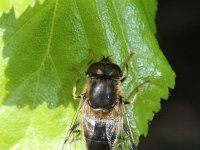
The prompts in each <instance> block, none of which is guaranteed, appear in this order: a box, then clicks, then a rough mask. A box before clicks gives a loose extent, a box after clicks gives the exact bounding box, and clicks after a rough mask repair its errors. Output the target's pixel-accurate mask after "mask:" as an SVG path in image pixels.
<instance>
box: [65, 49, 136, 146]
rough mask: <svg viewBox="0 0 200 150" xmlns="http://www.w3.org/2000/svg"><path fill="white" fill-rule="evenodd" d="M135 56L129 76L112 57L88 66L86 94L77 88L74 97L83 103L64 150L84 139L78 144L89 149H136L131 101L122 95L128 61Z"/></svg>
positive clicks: (80, 105) (74, 90)
mask: <svg viewBox="0 0 200 150" xmlns="http://www.w3.org/2000/svg"><path fill="white" fill-rule="evenodd" d="M132 55H133V53H131V55H130V56H129V57H128V59H127V61H126V63H125V66H126V68H127V73H126V75H125V76H123V73H122V70H121V69H120V67H119V66H118V65H117V64H114V63H112V61H111V60H110V59H109V57H103V58H102V59H101V60H100V61H99V62H94V63H92V64H91V65H90V66H89V67H88V69H87V71H86V75H87V78H88V81H87V83H86V84H85V86H84V90H83V93H82V94H81V95H80V96H78V95H77V94H76V86H74V88H73V97H74V98H75V99H80V103H79V106H78V109H77V113H76V115H75V117H74V120H73V123H72V126H71V128H70V129H69V132H68V133H67V136H66V139H65V141H64V144H63V146H62V150H63V149H67V150H68V149H73V147H75V145H74V143H77V142H82V144H77V145H81V147H80V149H86V150H102V149H103V150H120V149H121V150H136V147H135V144H134V139H133V135H132V132H131V129H130V126H129V122H128V118H127V115H126V112H125V104H128V102H126V101H125V100H124V99H123V96H122V82H123V81H124V80H125V79H126V78H127V76H128V65H127V62H128V60H129V59H130V57H131V56H132ZM77 83H78V81H77ZM81 135H82V136H81ZM74 149H79V148H78V147H77V148H74Z"/></svg>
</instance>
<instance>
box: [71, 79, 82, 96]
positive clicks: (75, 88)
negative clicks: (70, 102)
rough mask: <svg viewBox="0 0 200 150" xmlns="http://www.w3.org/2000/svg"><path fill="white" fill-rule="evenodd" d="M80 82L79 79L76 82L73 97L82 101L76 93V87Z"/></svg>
mask: <svg viewBox="0 0 200 150" xmlns="http://www.w3.org/2000/svg"><path fill="white" fill-rule="evenodd" d="M79 81H80V79H78V80H77V81H76V84H75V85H74V86H73V92H72V95H73V98H74V99H81V95H77V93H76V87H77V85H78V83H79Z"/></svg>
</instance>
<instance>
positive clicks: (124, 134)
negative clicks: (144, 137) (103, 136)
mask: <svg viewBox="0 0 200 150" xmlns="http://www.w3.org/2000/svg"><path fill="white" fill-rule="evenodd" d="M120 107H121V111H122V120H123V121H122V129H121V131H120V133H119V136H118V144H117V146H116V147H117V148H116V150H136V149H137V148H136V146H135V144H134V138H133V135H132V131H131V127H130V124H129V120H128V117H127V113H126V109H125V104H124V103H122V104H121V106H120ZM114 150H115V149H114Z"/></svg>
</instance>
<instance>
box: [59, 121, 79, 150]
mask: <svg viewBox="0 0 200 150" xmlns="http://www.w3.org/2000/svg"><path fill="white" fill-rule="evenodd" d="M79 125H80V122H79V121H77V122H76V123H75V124H73V125H72V127H71V128H70V129H69V132H68V134H67V136H66V138H65V141H64V143H63V145H62V148H61V150H64V148H65V144H66V143H67V142H68V140H69V138H70V136H71V134H72V133H73V132H76V130H75V129H76V128H77V127H78V126H79ZM73 140H74V139H72V141H73Z"/></svg>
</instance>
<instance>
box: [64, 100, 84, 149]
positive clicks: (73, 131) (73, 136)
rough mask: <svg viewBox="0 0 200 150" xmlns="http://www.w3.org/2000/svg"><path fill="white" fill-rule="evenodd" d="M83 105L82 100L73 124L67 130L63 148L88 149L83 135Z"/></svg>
mask: <svg viewBox="0 0 200 150" xmlns="http://www.w3.org/2000/svg"><path fill="white" fill-rule="evenodd" d="M82 107H83V102H82V100H81V101H80V103H79V106H78V108H77V111H76V114H75V115H74V118H73V121H72V123H71V126H70V128H69V130H68V132H67V135H66V137H65V140H64V142H63V145H62V148H61V150H87V149H86V144H85V140H84V136H83V130H82V123H81V119H80V118H81V113H80V111H81V108H82Z"/></svg>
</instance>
